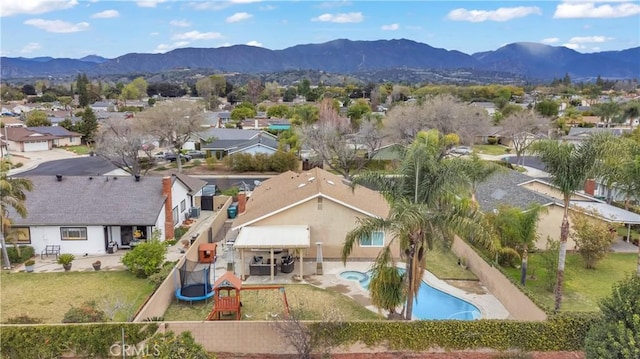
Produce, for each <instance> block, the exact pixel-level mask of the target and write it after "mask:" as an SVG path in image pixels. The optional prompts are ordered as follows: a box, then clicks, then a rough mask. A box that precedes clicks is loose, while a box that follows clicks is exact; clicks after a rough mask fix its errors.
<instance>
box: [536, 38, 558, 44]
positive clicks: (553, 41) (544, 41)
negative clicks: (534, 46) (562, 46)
mask: <svg viewBox="0 0 640 359" xmlns="http://www.w3.org/2000/svg"><path fill="white" fill-rule="evenodd" d="M559 41H560V39H559V38H557V37H547V38H546V39H542V40H540V42H541V43H543V44H555V43H557V42H559Z"/></svg>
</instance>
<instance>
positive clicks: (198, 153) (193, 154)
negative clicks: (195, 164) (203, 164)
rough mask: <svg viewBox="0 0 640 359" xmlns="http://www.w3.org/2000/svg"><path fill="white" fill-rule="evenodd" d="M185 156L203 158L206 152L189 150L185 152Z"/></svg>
mask: <svg viewBox="0 0 640 359" xmlns="http://www.w3.org/2000/svg"><path fill="white" fill-rule="evenodd" d="M185 154H186V155H187V156H191V158H205V157H207V154H206V153H205V152H204V151H198V150H191V151H187V152H186V153H185Z"/></svg>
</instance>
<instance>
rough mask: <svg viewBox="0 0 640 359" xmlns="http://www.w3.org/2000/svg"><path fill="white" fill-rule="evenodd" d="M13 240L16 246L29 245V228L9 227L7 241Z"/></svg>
mask: <svg viewBox="0 0 640 359" xmlns="http://www.w3.org/2000/svg"><path fill="white" fill-rule="evenodd" d="M14 239H15V241H16V242H17V243H18V244H30V243H31V232H29V227H11V232H10V233H9V235H8V236H7V241H8V242H11V241H13V240H14Z"/></svg>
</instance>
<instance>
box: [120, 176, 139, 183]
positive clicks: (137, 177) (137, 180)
mask: <svg viewBox="0 0 640 359" xmlns="http://www.w3.org/2000/svg"><path fill="white" fill-rule="evenodd" d="M134 177H135V179H136V182H140V175H135V176H134ZM113 179H115V177H114V178H113Z"/></svg>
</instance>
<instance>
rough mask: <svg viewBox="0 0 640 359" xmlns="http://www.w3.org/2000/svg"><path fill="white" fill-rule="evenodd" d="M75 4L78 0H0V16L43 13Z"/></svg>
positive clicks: (67, 7)
mask: <svg viewBox="0 0 640 359" xmlns="http://www.w3.org/2000/svg"><path fill="white" fill-rule="evenodd" d="M76 5H78V0H63V1H51V0H29V1H26V0H2V1H0V17H5V16H12V15H19V14H29V15H36V14H44V13H46V12H50V11H56V10H63V9H69V8H72V7H74V6H76Z"/></svg>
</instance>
